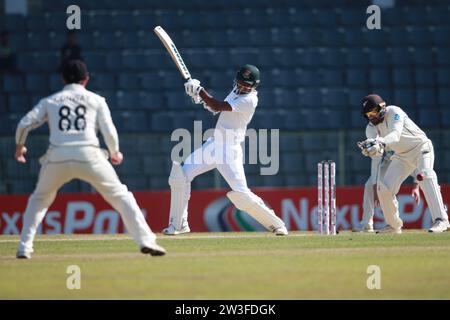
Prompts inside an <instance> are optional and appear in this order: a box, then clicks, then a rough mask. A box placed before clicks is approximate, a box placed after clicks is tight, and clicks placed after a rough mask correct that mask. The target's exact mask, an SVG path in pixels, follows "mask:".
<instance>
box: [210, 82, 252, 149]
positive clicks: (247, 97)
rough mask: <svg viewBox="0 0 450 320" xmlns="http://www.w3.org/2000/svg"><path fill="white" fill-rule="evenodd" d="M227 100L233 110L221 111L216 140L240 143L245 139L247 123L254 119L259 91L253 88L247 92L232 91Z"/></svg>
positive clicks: (215, 132) (232, 143)
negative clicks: (237, 92)
mask: <svg viewBox="0 0 450 320" xmlns="http://www.w3.org/2000/svg"><path fill="white" fill-rule="evenodd" d="M225 101H226V102H228V104H229V105H230V106H231V108H232V109H233V110H232V111H222V112H221V113H220V116H219V119H218V120H217V124H216V129H215V131H214V140H215V142H216V143H218V144H222V143H223V144H231V145H235V144H240V143H241V142H242V141H244V140H245V133H246V131H247V125H248V124H249V123H250V121H251V120H252V117H253V114H254V113H255V109H256V107H257V105H258V92H257V91H256V90H253V91H252V92H250V93H247V94H236V93H234V92H233V91H231V92H230V93H229V94H228V96H227V97H226V98H225Z"/></svg>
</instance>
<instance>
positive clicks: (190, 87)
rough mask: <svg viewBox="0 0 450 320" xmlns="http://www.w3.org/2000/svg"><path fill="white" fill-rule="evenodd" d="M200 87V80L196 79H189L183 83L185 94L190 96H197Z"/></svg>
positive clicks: (200, 89)
mask: <svg viewBox="0 0 450 320" xmlns="http://www.w3.org/2000/svg"><path fill="white" fill-rule="evenodd" d="M202 89H203V87H202V86H201V85H200V81H198V80H197V79H189V80H188V81H186V82H185V83H184V90H185V91H186V94H187V95H188V96H190V97H191V98H194V97H196V96H198V95H199V93H200V91H202Z"/></svg>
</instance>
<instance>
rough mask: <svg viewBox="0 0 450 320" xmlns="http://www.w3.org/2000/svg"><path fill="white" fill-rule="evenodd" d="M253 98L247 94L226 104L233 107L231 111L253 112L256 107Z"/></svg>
mask: <svg viewBox="0 0 450 320" xmlns="http://www.w3.org/2000/svg"><path fill="white" fill-rule="evenodd" d="M255 98H256V97H255ZM255 98H252V97H251V96H247V97H243V98H240V99H236V100H231V101H228V104H229V105H230V106H231V109H233V112H253V111H254V110H255V107H256V103H255V101H254V99H255ZM256 99H257V98H256Z"/></svg>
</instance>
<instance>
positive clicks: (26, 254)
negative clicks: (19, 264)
mask: <svg viewBox="0 0 450 320" xmlns="http://www.w3.org/2000/svg"><path fill="white" fill-rule="evenodd" d="M16 258H17V259H31V252H25V251H17V253H16Z"/></svg>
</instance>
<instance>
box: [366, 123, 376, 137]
mask: <svg viewBox="0 0 450 320" xmlns="http://www.w3.org/2000/svg"><path fill="white" fill-rule="evenodd" d="M377 136H378V132H377V129H376V128H375V127H374V126H373V125H371V124H370V123H369V124H368V125H367V127H366V138H367V139H375V138H376V137H377Z"/></svg>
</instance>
